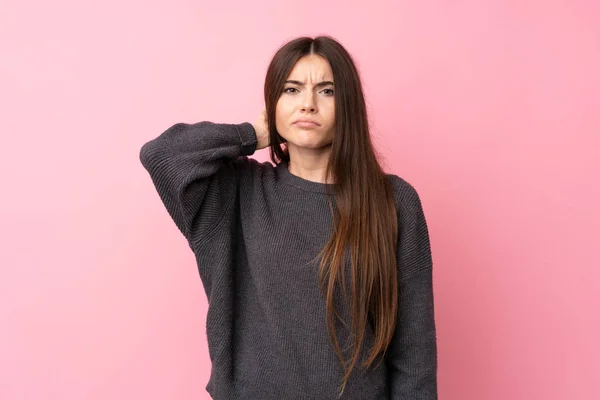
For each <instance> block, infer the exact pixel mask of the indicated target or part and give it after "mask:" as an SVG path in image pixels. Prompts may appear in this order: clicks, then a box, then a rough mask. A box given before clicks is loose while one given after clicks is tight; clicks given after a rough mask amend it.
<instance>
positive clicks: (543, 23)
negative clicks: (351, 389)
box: [0, 0, 600, 400]
mask: <svg viewBox="0 0 600 400" xmlns="http://www.w3.org/2000/svg"><path fill="white" fill-rule="evenodd" d="M12 3H13V4H12V5H8V4H6V3H4V2H3V4H2V6H1V8H0V43H1V52H2V61H1V62H0V91H1V94H0V96H1V97H0V106H1V107H0V109H1V111H0V115H1V122H2V134H1V136H0V149H1V152H2V156H0V174H1V176H0V178H1V180H0V181H1V182H2V187H3V190H2V196H1V200H0V201H1V205H2V207H0V221H2V222H1V227H0V240H1V241H2V245H1V251H0V265H1V270H0V274H1V275H0V300H1V301H0V327H1V329H0V398H1V399H7V400H8V399H10V400H17V399H36V400H37V399H69V400H71V399H72V400H76V399H77V400H80V399H98V400H100V399H102V400H104V399H207V398H208V396H207V394H206V393H205V391H204V387H205V385H206V382H207V380H208V376H209V372H210V364H209V359H208V352H207V348H206V342H205V334H204V329H205V325H204V323H205V314H206V298H205V296H204V292H203V289H202V287H201V282H200V279H199V277H198V273H197V269H196V266H195V263H194V259H193V256H192V253H191V252H190V251H189V248H188V247H187V244H186V243H185V241H184V240H183V237H182V236H181V235H180V234H179V232H178V231H177V230H176V227H175V225H174V224H173V223H172V222H171V220H170V219H169V217H168V215H167V213H166V211H165V210H164V209H163V207H162V205H161V203H160V201H159V198H158V196H157V195H156V193H155V192H154V189H153V187H152V186H151V182H150V179H149V177H148V176H147V174H146V173H145V171H144V170H143V169H142V167H141V165H140V164H139V162H138V151H139V148H140V146H141V145H142V143H144V142H145V141H147V140H149V139H151V138H153V137H155V136H156V135H158V134H159V133H161V132H162V131H163V130H164V129H166V128H167V127H169V126H170V125H172V124H173V123H175V122H179V121H184V122H195V121H199V120H212V121H216V122H243V121H253V120H254V119H255V117H256V116H257V115H258V113H259V111H260V110H261V109H262V85H263V80H264V73H265V69H266V66H267V63H268V61H269V59H270V57H271V56H272V54H273V52H274V51H275V50H276V49H277V47H278V46H279V45H281V44H282V43H283V42H284V41H286V40H288V39H290V38H292V37H295V36H298V35H304V34H308V35H316V34H319V33H328V34H331V35H333V36H335V37H337V38H338V39H339V40H340V41H341V42H342V43H343V44H344V45H345V46H346V47H347V48H348V49H349V50H350V52H351V53H352V54H353V55H354V56H355V58H356V60H357V62H358V64H359V67H360V69H361V72H362V77H363V79H364V85H365V90H366V94H367V96H368V103H369V108H370V110H371V116H372V120H373V125H374V134H375V136H376V143H377V146H378V148H379V149H380V150H381V152H382V154H383V156H384V157H385V158H386V159H387V165H388V170H389V171H390V172H393V173H396V174H398V175H401V176H403V177H404V178H406V179H407V180H409V181H410V182H412V183H413V185H415V187H416V188H417V189H418V190H419V192H420V193H421V197H422V199H423V204H424V207H425V210H426V214H427V217H428V221H429V225H430V232H431V240H432V246H433V253H434V254H433V255H434V260H435V294H436V307H437V308H436V313H437V314H436V315H437V323H438V335H439V360H440V366H439V388H440V398H442V399H452V400H471V399H473V400H475V399H476V400H482V399H484V400H500V399H503V400H504V399H510V400H515V399H517V400H521V399H523V400H525V399H528V400H529V399H548V400H558V399H561V400H567V399H568V400H573V399H598V398H600V388H599V387H600V367H599V365H600V363H599V359H600V346H599V345H598V338H600V311H599V308H600V300H599V294H598V293H599V292H600V288H599V284H598V280H599V279H600V272H599V269H598V267H599V266H600V263H599V261H598V259H599V257H598V251H599V250H600V240H599V236H600V234H599V233H598V232H599V229H600V212H599V204H600V189H599V186H600V185H599V182H600V161H599V160H600V157H599V153H600V151H599V149H600V116H599V114H600V111H599V110H600V100H599V99H600V95H599V93H600V79H599V78H598V76H599V71H600V3H598V2H597V1H595V0H589V1H584V0H580V1H573V0H570V1H528V2H523V1H517V0H488V1H475V0H470V1H442V0H419V1H417V0H414V1H402V2H399V1H398V2H391V1H389V2H385V1H375V0H371V1H368V2H366V3H363V2H348V1H343V2H342V1H340V2H331V1H325V2H321V1H303V2H297V3H292V2H280V1H253V2H249V1H248V2H246V1H238V2H236V3H232V2H225V1H216V2H215V1H195V2H193V1H180V0H171V1H168V2H167V1H161V2H159V1H150V2H149V1H139V0H138V1H133V0H129V1H122V0H121V1H115V0H109V1H104V2H85V3H87V4H84V2H81V1H65V0H57V1H54V2H42V1H37V2H36V1H31V0H25V1H20V2H12ZM336 3H337V4H336ZM352 3H354V4H352ZM392 3H393V4H392ZM257 157H258V158H259V159H266V157H267V154H266V153H265V152H260V153H259V154H258V155H257Z"/></svg>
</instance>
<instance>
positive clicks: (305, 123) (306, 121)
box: [294, 118, 321, 126]
mask: <svg viewBox="0 0 600 400" xmlns="http://www.w3.org/2000/svg"><path fill="white" fill-rule="evenodd" d="M294 124H295V125H300V126H321V124H319V123H318V122H317V121H313V120H312V119H304V118H303V119H299V120H297V121H295V122H294Z"/></svg>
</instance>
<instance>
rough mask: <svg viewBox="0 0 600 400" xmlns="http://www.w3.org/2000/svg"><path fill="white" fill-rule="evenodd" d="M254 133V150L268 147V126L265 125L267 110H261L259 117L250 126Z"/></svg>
mask: <svg viewBox="0 0 600 400" xmlns="http://www.w3.org/2000/svg"><path fill="white" fill-rule="evenodd" d="M252 126H253V127H254V130H255V131H256V139H257V143H256V150H260V149H264V148H265V147H268V146H269V143H270V140H269V126H268V124H267V110H266V109H263V110H262V112H261V113H260V115H259V117H258V118H257V119H256V121H255V122H254V123H253V124H252Z"/></svg>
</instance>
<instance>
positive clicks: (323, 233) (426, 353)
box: [140, 122, 437, 400]
mask: <svg viewBox="0 0 600 400" xmlns="http://www.w3.org/2000/svg"><path fill="white" fill-rule="evenodd" d="M256 143H257V139H256V133H255V131H254V128H253V127H252V125H251V124H249V123H242V124H215V123H212V122H200V123H196V124H176V125H174V126H172V127H171V128H169V129H168V130H166V131H165V132H164V133H163V134H161V135H160V136H159V137H157V138H156V139H154V140H152V141H150V142H148V143H146V144H145V145H144V146H143V147H142V150H141V153H140V158H141V161H142V164H143V165H144V167H145V168H146V169H147V170H148V172H149V173H150V176H151V177H152V180H153V182H154V185H155V187H156V190H157V191H158V194H159V195H160V198H161V199H162V201H163V203H164V205H165V206H166V209H167V210H168V212H169V214H170V215H171V217H172V218H173V220H174V221H175V223H176V225H177V227H178V228H179V230H180V231H181V232H182V233H183V235H184V236H185V237H186V239H187V241H188V243H189V245H190V247H191V249H192V250H193V252H194V254H195V256H196V261H197V263H198V268H199V272H200V278H201V280H202V284H203V286H204V290H205V292H206V295H207V298H208V303H209V308H208V315H207V321H206V330H207V337H208V349H209V354H210V360H211V362H212V369H211V375H210V379H209V381H208V384H207V386H206V390H207V391H208V392H209V393H210V395H211V396H212V397H213V398H214V399H217V400H226V399H227V400H228V399H257V400H270V399H273V400H287V399H291V400H293V399H315V400H316V399H318V400H326V399H336V398H338V393H339V387H340V384H341V382H342V377H343V371H342V366H341V364H340V362H339V360H338V358H337V357H336V355H335V352H334V350H333V347H332V346H331V344H330V342H329V337H328V335H327V330H326V320H325V300H324V297H323V296H322V294H321V292H320V290H319V286H318V280H317V272H318V261H315V257H316V256H317V254H318V253H319V251H320V250H321V249H322V248H323V246H324V245H325V244H326V242H327V239H328V238H329V236H330V235H331V233H332V228H333V222H332V220H331V210H330V208H329V204H328V201H327V198H328V196H330V195H329V194H327V193H326V188H327V185H326V184H322V183H317V182H312V181H308V180H305V179H302V178H300V177H298V176H296V175H293V174H291V173H290V172H289V171H288V168H287V165H286V164H285V163H281V164H279V165H277V166H273V165H272V164H271V163H269V162H265V163H259V162H258V161H256V160H254V159H252V158H249V157H248V156H249V155H252V154H253V153H254V152H255V150H256ZM388 176H389V179H390V180H391V182H392V184H393V187H394V190H395V200H396V205H397V213H398V223H399V227H400V228H399V229H400V232H399V239H398V247H397V251H398V272H399V274H398V275H399V277H398V279H399V281H400V289H399V290H400V294H399V296H400V300H399V313H398V327H397V330H396V334H395V336H394V339H393V342H392V344H391V346H390V348H389V349H388V352H387V354H386V357H385V360H384V362H381V363H380V364H379V366H378V367H377V368H375V366H373V367H371V368H369V369H368V370H364V369H362V368H360V367H357V368H355V369H354V371H353V373H352V375H351V378H350V380H349V382H348V384H347V385H346V388H345V390H344V393H343V395H342V396H341V397H339V398H340V399H356V400H370V399H398V400H400V399H402V400H416V399H423V400H425V399H427V400H431V399H437V382H436V376H437V351H436V330H435V322H434V309H433V288H432V262H431V253H430V247H429V238H428V232H427V225H426V222H425V217H424V214H423V210H422V208H421V203H420V200H419V196H418V194H417V192H416V191H415V190H414V188H413V187H412V186H411V185H409V184H408V183H407V182H406V181H404V180H402V179H401V178H399V177H398V176H396V175H388ZM336 307H338V310H340V312H341V315H342V317H343V318H344V319H345V320H346V321H348V322H349V321H350V320H349V318H350V314H349V312H348V310H346V309H345V307H344V303H343V302H341V301H340V302H338V303H337V305H336ZM346 318H348V319H346ZM336 327H337V332H338V335H339V338H340V343H341V344H342V345H343V344H344V343H346V340H347V339H348V338H349V337H350V336H349V331H348V328H347V327H346V326H344V325H343V324H339V326H338V325H336ZM371 339H372V331H371V330H368V332H367V344H366V346H365V347H366V348H368V347H369V344H370V343H371V342H370V340H371ZM350 353H351V349H349V350H348V351H347V352H346V353H344V354H345V355H346V357H347V356H348V355H349V354H350ZM366 354H367V353H366V351H365V352H364V356H366ZM363 359H364V358H363Z"/></svg>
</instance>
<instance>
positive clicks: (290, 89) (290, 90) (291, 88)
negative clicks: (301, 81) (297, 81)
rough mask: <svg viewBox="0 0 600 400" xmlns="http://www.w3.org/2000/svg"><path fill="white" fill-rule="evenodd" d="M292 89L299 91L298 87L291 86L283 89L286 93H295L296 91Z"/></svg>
mask: <svg viewBox="0 0 600 400" xmlns="http://www.w3.org/2000/svg"><path fill="white" fill-rule="evenodd" d="M292 90H295V91H298V89H296V88H293V87H289V88H285V89H283V92H284V93H295V92H292Z"/></svg>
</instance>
